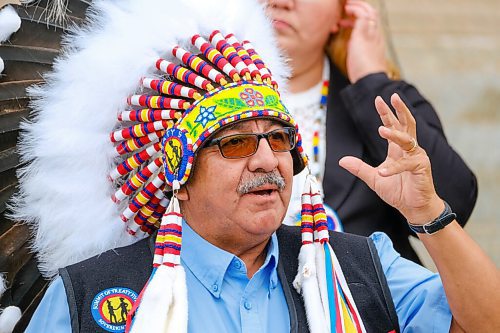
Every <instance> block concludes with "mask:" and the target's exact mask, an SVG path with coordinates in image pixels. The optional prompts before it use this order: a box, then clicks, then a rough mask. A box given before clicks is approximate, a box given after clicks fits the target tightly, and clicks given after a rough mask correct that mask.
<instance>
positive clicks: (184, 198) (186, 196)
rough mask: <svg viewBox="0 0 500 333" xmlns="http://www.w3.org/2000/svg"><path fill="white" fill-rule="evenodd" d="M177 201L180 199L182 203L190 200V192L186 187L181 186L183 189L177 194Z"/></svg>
mask: <svg viewBox="0 0 500 333" xmlns="http://www.w3.org/2000/svg"><path fill="white" fill-rule="evenodd" d="M177 199H179V200H181V201H187V200H189V191H188V189H187V186H186V185H183V186H181V188H180V189H179V191H178V192H177Z"/></svg>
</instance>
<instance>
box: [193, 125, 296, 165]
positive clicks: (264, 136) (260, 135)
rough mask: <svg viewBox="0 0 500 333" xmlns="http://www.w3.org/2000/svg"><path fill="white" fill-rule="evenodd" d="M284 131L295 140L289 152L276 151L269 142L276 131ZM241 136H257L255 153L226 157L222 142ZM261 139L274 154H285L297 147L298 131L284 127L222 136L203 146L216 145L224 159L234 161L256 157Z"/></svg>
mask: <svg viewBox="0 0 500 333" xmlns="http://www.w3.org/2000/svg"><path fill="white" fill-rule="evenodd" d="M282 130H286V131H289V132H288V133H287V134H288V136H289V138H290V139H292V140H293V144H292V145H291V147H290V149H287V150H274V149H273V147H272V145H271V143H270V142H269V135H271V134H272V133H274V132H276V131H282ZM241 135H249V136H256V137H257V144H256V145H255V150H254V151H253V153H251V154H249V155H244V156H235V157H227V156H225V155H224V153H223V152H222V148H221V146H220V143H221V141H222V140H224V139H227V138H229V137H232V136H241ZM261 139H266V142H267V144H268V145H269V148H271V150H272V151H273V152H276V153H284V152H287V151H292V150H293V149H295V147H296V146H297V132H296V129H295V128H294V127H282V128H277V129H274V130H272V131H269V132H266V133H237V134H229V135H225V136H222V137H220V138H214V139H212V140H209V141H208V142H207V143H206V144H205V145H204V146H203V148H208V147H213V146H215V145H216V146H217V148H219V152H220V154H221V155H222V157H224V158H227V159H231V160H232V159H238V158H245V157H250V156H252V155H255V153H256V152H257V150H258V149H259V144H260V140H261Z"/></svg>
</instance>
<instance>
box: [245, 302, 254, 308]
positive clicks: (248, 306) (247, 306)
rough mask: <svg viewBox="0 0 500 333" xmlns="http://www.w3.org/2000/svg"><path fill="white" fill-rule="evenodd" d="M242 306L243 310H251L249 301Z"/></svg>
mask: <svg viewBox="0 0 500 333" xmlns="http://www.w3.org/2000/svg"><path fill="white" fill-rule="evenodd" d="M244 306H245V309H247V310H250V309H251V308H252V303H250V302H249V301H245V304H244Z"/></svg>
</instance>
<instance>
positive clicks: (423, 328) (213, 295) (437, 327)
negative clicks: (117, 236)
mask: <svg viewBox="0 0 500 333" xmlns="http://www.w3.org/2000/svg"><path fill="white" fill-rule="evenodd" d="M370 238H371V239H372V240H373V241H374V243H375V247H376V248H377V251H378V254H379V257H380V262H381V264H382V269H383V271H384V273H385V276H386V278H387V283H388V285H389V289H390V291H391V295H392V299H393V301H394V305H395V307H396V312H397V315H398V319H399V325H400V328H401V332H408V333H409V332H448V331H449V328H450V324H451V318H452V317H451V312H450V309H449V306H448V302H447V301H446V296H445V294H444V290H443V286H442V284H441V280H440V278H439V275H437V274H434V273H432V272H430V271H428V270H427V269H425V268H423V267H421V266H419V265H417V264H415V263H413V262H411V261H408V260H406V259H404V258H402V257H401V256H400V255H399V254H398V253H397V252H396V251H395V250H394V248H393V247H392V242H391V240H390V239H389V237H387V236H386V235H385V234H383V233H380V232H376V233H374V234H373V235H371V236H370ZM188 244H189V245H188ZM182 245H183V246H182V254H181V259H182V265H183V266H184V267H185V268H186V278H187V284H188V301H189V306H188V307H189V320H188V329H189V332H190V333H194V332H208V333H210V332H217V333H219V332H272V333H281V332H289V330H290V329H289V326H290V323H289V315H288V308H287V304H286V300H285V297H284V295H283V290H282V288H281V283H280V282H279V279H278V277H277V271H276V263H277V260H278V246H277V239H276V236H273V237H272V238H271V242H270V243H269V245H268V253H267V257H266V260H265V263H264V265H263V266H262V267H261V268H260V270H259V271H258V272H257V273H256V274H255V275H254V276H253V277H252V279H250V280H249V279H248V278H247V277H246V269H245V266H244V264H243V262H242V261H241V260H240V259H238V258H237V257H235V256H234V255H232V254H230V253H227V252H225V251H223V250H221V249H218V248H216V247H214V246H213V245H211V244H210V243H208V242H206V241H205V240H203V239H202V238H201V237H200V236H198V235H197V234H196V233H195V232H194V231H193V230H192V229H191V228H189V227H187V226H185V227H184V230H183V244H182ZM26 332H28V333H32V332H36V333H38V332H71V323H70V316H69V307H68V302H67V298H66V292H65V290H64V286H63V283H62V280H61V278H57V279H56V280H55V281H54V282H53V283H52V284H51V285H50V287H49V288H48V290H47V292H46V293H45V296H44V298H43V299H42V302H41V303H40V305H39V307H38V308H37V310H36V312H35V314H34V315H33V318H32V320H31V322H30V324H29V326H28V329H27V330H26Z"/></svg>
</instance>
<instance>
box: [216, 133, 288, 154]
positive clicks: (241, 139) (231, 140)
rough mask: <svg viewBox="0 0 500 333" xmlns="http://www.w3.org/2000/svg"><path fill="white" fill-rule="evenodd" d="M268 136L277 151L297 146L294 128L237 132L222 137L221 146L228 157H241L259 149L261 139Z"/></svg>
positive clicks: (269, 141)
mask: <svg viewBox="0 0 500 333" xmlns="http://www.w3.org/2000/svg"><path fill="white" fill-rule="evenodd" d="M262 137H263V138H266V140H267V142H268V143H269V146H270V147H271V149H272V150H273V151H275V152H283V151H290V150H292V149H293V147H294V146H295V131H294V130H293V129H292V128H280V129H277V130H274V131H271V132H269V133H263V134H255V133H248V134H235V135H229V136H226V137H223V138H221V139H220V142H219V147H220V151H221V153H222V156H224V157H226V158H241V157H247V156H250V155H252V154H254V153H255V152H256V151H257V147H258V145H259V140H260V139H261V138H262Z"/></svg>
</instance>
